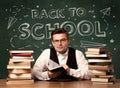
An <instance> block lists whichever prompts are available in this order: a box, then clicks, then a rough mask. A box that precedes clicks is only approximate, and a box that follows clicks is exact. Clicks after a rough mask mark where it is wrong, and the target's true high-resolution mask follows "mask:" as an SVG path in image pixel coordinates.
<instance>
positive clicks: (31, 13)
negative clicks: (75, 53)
mask: <svg viewBox="0 0 120 88" xmlns="http://www.w3.org/2000/svg"><path fill="white" fill-rule="evenodd" d="M119 19H120V1H119V0H1V1H0V78H1V79H2V78H6V77H7V69H6V67H7V64H8V61H9V58H10V57H9V50H31V49H32V50H34V54H33V56H34V58H35V60H36V59H37V57H38V56H39V55H40V53H41V52H42V51H43V50H44V49H45V48H49V47H51V46H52V44H51V40H50V38H51V36H50V34H51V31H52V30H54V29H55V28H58V27H64V28H65V29H66V30H67V31H68V32H69V34H70V38H71V44H70V46H72V47H74V48H76V49H79V50H81V51H83V52H85V50H86V48H88V47H103V46H105V47H108V48H109V50H110V52H111V53H112V59H113V61H112V62H113V64H114V70H115V75H116V77H117V78H120V54H119V51H120V39H119V35H120V34H119V33H120V20H119ZM33 64H34V62H33Z"/></svg>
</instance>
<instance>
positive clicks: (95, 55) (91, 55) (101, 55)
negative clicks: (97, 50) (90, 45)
mask: <svg viewBox="0 0 120 88" xmlns="http://www.w3.org/2000/svg"><path fill="white" fill-rule="evenodd" d="M86 57H87V58H89V57H94V58H95V57H104V58H105V57H108V54H86Z"/></svg>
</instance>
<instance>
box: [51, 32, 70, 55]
mask: <svg viewBox="0 0 120 88" xmlns="http://www.w3.org/2000/svg"><path fill="white" fill-rule="evenodd" d="M69 43H70V40H69V39H68V38H67V35H66V34H65V33H61V34H54V35H53V40H52V44H53V47H54V48H55V50H56V51H57V52H59V53H62V54H63V53H65V52H66V50H67V47H68V45H69Z"/></svg>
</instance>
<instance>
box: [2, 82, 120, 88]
mask: <svg viewBox="0 0 120 88" xmlns="http://www.w3.org/2000/svg"><path fill="white" fill-rule="evenodd" d="M0 88H120V80H116V81H115V83H114V84H93V83H92V82H91V81H90V80H80V81H69V82H55V81H36V82H34V83H31V84H29V83H28V84H27V83H25V82H23V84H19V83H18V84H11V85H7V84H6V80H0Z"/></svg>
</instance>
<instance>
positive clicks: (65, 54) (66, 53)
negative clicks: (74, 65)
mask: <svg viewBox="0 0 120 88" xmlns="http://www.w3.org/2000/svg"><path fill="white" fill-rule="evenodd" d="M68 51H69V50H68V49H67V51H66V52H65V53H64V54H61V53H59V52H57V55H58V56H59V55H63V56H67V55H68Z"/></svg>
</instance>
